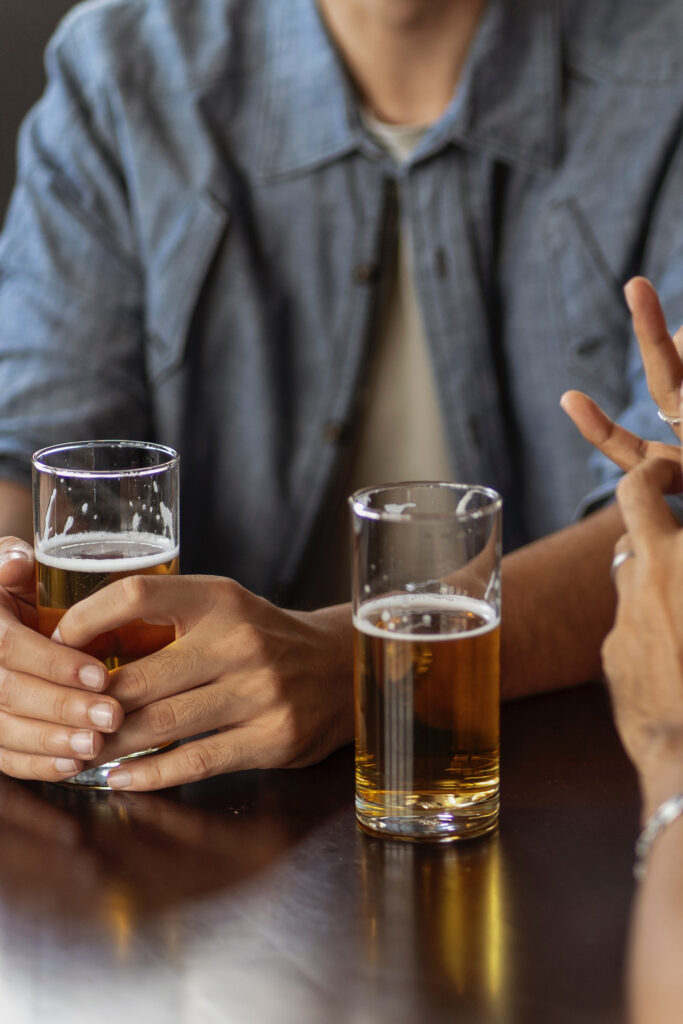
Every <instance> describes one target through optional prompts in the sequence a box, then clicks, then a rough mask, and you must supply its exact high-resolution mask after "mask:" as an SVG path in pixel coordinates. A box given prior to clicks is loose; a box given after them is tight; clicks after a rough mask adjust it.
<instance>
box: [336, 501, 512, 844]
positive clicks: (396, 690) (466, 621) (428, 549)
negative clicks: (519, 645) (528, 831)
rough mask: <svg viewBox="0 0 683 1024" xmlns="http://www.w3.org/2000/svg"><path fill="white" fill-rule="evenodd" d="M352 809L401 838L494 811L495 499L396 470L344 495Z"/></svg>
mask: <svg viewBox="0 0 683 1024" xmlns="http://www.w3.org/2000/svg"><path fill="white" fill-rule="evenodd" d="M349 504H350V508H351V519H352V528H353V622H354V671H355V700H356V814H357V817H358V821H359V823H360V825H361V827H362V828H363V829H365V830H366V831H368V832H371V833H373V834H375V835H386V836H394V837H398V838H403V839H432V840H442V841H446V840H453V839H462V838H467V837H473V836H479V835H483V834H485V833H487V832H490V831H492V830H493V829H494V828H495V827H496V824H497V822H498V811H499V747H500V743H499V722H500V713H499V704H500V654H499V650H500V611H501V609H500V556H501V520H502V499H501V497H500V495H498V494H497V493H496V492H495V491H493V490H490V489H488V488H486V487H479V486H468V485H464V484H451V483H402V484H394V485H387V486H385V487H378V488H368V489H366V490H362V491H358V492H357V493H356V494H354V495H352V497H351V498H349Z"/></svg>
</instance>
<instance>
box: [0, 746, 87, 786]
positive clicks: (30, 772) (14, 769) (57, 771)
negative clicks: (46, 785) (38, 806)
mask: <svg viewBox="0 0 683 1024" xmlns="http://www.w3.org/2000/svg"><path fill="white" fill-rule="evenodd" d="M82 769H83V761H79V760H78V759H77V758H70V757H56V758H55V757H46V756H43V755H41V754H20V753H17V752H16V751H12V750H2V749H0V772H4V774H5V775H9V776H11V777H12V778H13V779H40V780H41V781H43V782H63V781H64V780H65V779H70V778H71V777H72V776H73V775H77V774H78V772H80V771H81V770H82Z"/></svg>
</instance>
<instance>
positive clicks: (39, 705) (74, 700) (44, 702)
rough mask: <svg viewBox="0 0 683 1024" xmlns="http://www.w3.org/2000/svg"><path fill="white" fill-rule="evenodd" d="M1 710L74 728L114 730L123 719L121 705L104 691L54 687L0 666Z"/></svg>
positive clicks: (44, 681) (20, 716)
mask: <svg viewBox="0 0 683 1024" xmlns="http://www.w3.org/2000/svg"><path fill="white" fill-rule="evenodd" d="M0 709H1V710H2V711H4V712H5V713H6V714H10V715H16V716H18V717H19V718H32V719H34V720H36V721H39V722H52V723H54V724H56V725H67V726H70V727H73V728H75V729H83V728H85V729H88V728H93V727H94V728H95V729H97V730H98V731H99V732H115V731H116V729H118V728H119V727H120V725H121V723H122V722H123V710H122V708H121V706H120V704H119V703H118V702H117V701H115V700H114V699H113V698H112V697H110V696H109V695H107V694H94V693H88V692H87V691H85V690H76V689H72V688H70V687H66V686H55V685H54V683H51V682H47V681H46V680H45V679H38V678H36V677H35V676H29V675H26V674H25V673H22V672H10V671H6V670H2V669H0Z"/></svg>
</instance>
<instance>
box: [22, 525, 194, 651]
mask: <svg viewBox="0 0 683 1024" xmlns="http://www.w3.org/2000/svg"><path fill="white" fill-rule="evenodd" d="M177 572H178V546H177V545H172V544H170V543H169V542H165V539H164V538H163V537H159V536H155V535H154V534H144V533H143V534H139V533H133V532H130V533H96V532H95V533H87V534H77V535H74V536H60V537H58V538H57V539H56V540H52V541H50V542H43V543H41V544H40V545H38V546H37V547H36V577H37V590H36V593H37V614H38V629H39V631H40V632H41V633H43V634H44V635H45V636H51V635H52V633H53V632H54V629H55V627H56V626H57V624H58V623H59V620H60V619H61V618H62V616H63V615H64V613H65V612H66V611H67V609H69V608H70V607H71V606H72V605H74V604H76V602H78V601H82V600H83V599H84V598H86V597H89V596H90V595H91V594H94V593H95V592H96V591H98V590H101V589H102V587H106V586H107V584H109V583H113V582H114V581H115V580H120V579H123V578H124V577H126V576H140V575H144V576H148V575H155V576H157V575H161V576H170V575H175V574H177ZM174 636H175V634H174V629H173V627H172V626H163V625H153V624H150V623H147V622H143V621H142V619H136V620H134V621H132V622H129V623H126V624H125V625H123V626H121V627H119V628H117V629H114V630H111V631H110V632H107V633H105V634H103V635H102V636H100V637H98V638H97V639H96V640H95V641H93V643H91V644H90V645H89V646H88V648H87V650H88V652H89V653H91V654H93V655H94V656H95V657H98V658H100V659H101V660H102V661H103V662H104V663H105V665H106V666H107V668H109V669H110V670H111V669H115V668H119V667H120V666H121V665H125V664H127V663H128V662H130V661H134V660H136V659H137V658H141V657H144V656H145V655H146V654H152V653H153V652H154V651H158V650H159V649H160V648H161V647H165V646H166V645H167V644H169V643H171V642H172V641H173V640H174Z"/></svg>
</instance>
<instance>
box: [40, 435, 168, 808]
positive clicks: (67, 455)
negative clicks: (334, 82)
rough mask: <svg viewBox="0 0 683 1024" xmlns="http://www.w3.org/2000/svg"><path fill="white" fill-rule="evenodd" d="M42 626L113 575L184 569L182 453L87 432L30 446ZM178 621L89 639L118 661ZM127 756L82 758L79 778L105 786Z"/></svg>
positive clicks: (144, 648) (92, 648) (150, 644)
mask: <svg viewBox="0 0 683 1024" xmlns="http://www.w3.org/2000/svg"><path fill="white" fill-rule="evenodd" d="M33 523H34V526H33V528H34V546H35V557H36V610H37V617H38V629H39V631H40V632H41V633H43V634H44V635H45V636H51V635H52V633H53V632H54V630H55V628H56V626H57V625H58V623H59V621H60V619H61V617H62V616H63V615H64V613H65V611H66V610H67V609H68V608H70V607H71V606H72V605H73V604H75V603H76V602H77V601H81V600H83V598H86V597H88V596H89V595H90V594H93V593H94V592H95V591H97V590H100V589H101V588H102V587H105V586H106V585H107V584H108V583H112V582H114V580H119V579H122V578H123V577H125V576H134V575H166V576H168V575H173V574H176V573H177V572H178V551H179V546H178V545H179V537H178V456H177V454H176V452H174V451H173V449H172V448H166V447H164V446H163V445H157V444H151V443H149V444H148V443H147V442H142V441H81V442H76V443H73V444H62V445H57V446H55V447H52V448H43V449H42V450H41V451H38V452H36V453H35V455H34V456H33ZM174 639H175V633H174V629H173V627H172V626H164V625H153V624H151V623H148V622H143V621H142V620H141V619H138V620H135V621H133V622H130V623H127V624H125V625H124V626H122V627H120V628H118V629H114V630H111V631H110V632H108V633H106V634H103V635H102V636H100V637H97V639H96V640H94V641H93V643H92V644H90V645H89V646H88V648H87V650H88V652H89V653H91V654H93V655H94V656H95V657H97V658H100V659H101V661H103V663H104V664H105V665H106V666H107V668H108V669H110V670H112V669H117V668H119V667H120V666H121V665H125V664H127V663H128V662H130V661H134V660H136V659H137V658H141V657H144V656H145V655H146V654H151V653H153V652H154V651H157V650H159V649H160V648H161V647H165V646H166V645H167V644H169V643H171V642H172V641H173V640H174ZM150 753H154V751H153V750H144V751H140V752H139V753H137V754H129V755H127V756H126V757H124V758H121V760H120V761H111V762H108V763H106V764H102V765H99V766H98V767H93V768H85V769H84V770H83V771H82V772H79V774H78V775H75V776H74V777H73V778H72V779H69V780H67V781H68V782H69V783H71V784H73V785H80V786H92V787H96V788H100V789H106V788H108V787H107V776H108V774H109V772H110V770H111V769H112V768H116V767H118V765H119V764H120V763H121V762H122V761H125V760H129V759H130V758H132V757H142V756H144V755H145V754H150Z"/></svg>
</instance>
